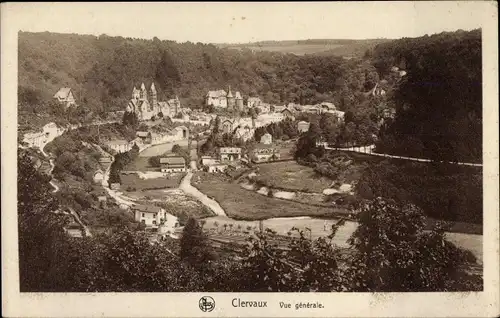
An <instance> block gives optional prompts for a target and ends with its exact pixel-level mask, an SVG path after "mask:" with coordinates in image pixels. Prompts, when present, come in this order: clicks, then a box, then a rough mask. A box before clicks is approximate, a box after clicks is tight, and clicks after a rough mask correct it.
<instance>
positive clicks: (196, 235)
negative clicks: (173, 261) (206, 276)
mask: <svg viewBox="0 0 500 318" xmlns="http://www.w3.org/2000/svg"><path fill="white" fill-rule="evenodd" d="M179 256H180V258H181V259H182V260H184V261H186V262H188V263H189V264H191V265H192V266H194V267H203V266H207V265H208V264H209V263H210V262H212V261H214V260H215V259H216V255H215V253H214V252H213V250H212V248H211V247H210V245H209V244H208V242H207V237H206V236H205V234H204V233H203V229H202V228H201V226H200V225H199V224H198V222H197V221H196V219H194V218H189V219H188V220H187V222H186V225H185V226H184V230H183V231H182V237H181V241H180V254H179Z"/></svg>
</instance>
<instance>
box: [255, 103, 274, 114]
mask: <svg viewBox="0 0 500 318" xmlns="http://www.w3.org/2000/svg"><path fill="white" fill-rule="evenodd" d="M254 107H255V108H257V109H259V112H260V113H261V114H265V113H269V112H270V111H271V105H270V104H267V103H262V102H261V103H260V104H258V105H256V106H254Z"/></svg>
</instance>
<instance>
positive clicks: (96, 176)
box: [92, 169, 104, 183]
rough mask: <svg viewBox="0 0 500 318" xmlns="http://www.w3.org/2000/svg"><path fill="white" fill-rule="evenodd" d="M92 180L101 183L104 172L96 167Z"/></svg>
mask: <svg viewBox="0 0 500 318" xmlns="http://www.w3.org/2000/svg"><path fill="white" fill-rule="evenodd" d="M92 180H94V183H102V180H104V173H103V172H102V170H101V169H98V170H96V171H95V172H94V175H93V177H92Z"/></svg>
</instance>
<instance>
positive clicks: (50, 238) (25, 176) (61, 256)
mask: <svg viewBox="0 0 500 318" xmlns="http://www.w3.org/2000/svg"><path fill="white" fill-rule="evenodd" d="M17 171H18V175H17V185H18V191H17V193H18V194H17V195H18V197H17V208H18V230H19V231H18V233H19V280H20V290H21V292H50V291H58V290H60V288H61V286H71V281H72V280H71V279H70V278H69V277H68V276H67V275H65V273H67V272H66V271H65V270H64V268H65V266H67V262H68V255H67V253H66V252H65V251H66V249H67V247H68V245H69V242H68V239H67V237H66V234H65V233H64V230H63V226H64V225H65V224H66V223H67V221H68V220H67V219H66V218H65V217H64V216H61V215H59V214H54V213H52V212H55V211H56V210H58V209H59V202H58V201H57V200H56V199H55V198H54V197H53V196H52V195H51V191H52V186H51V185H50V184H49V180H50V177H47V176H44V175H42V174H40V172H38V171H37V170H36V169H35V168H34V167H33V163H32V161H31V159H30V157H29V155H28V154H27V153H24V152H23V151H21V152H20V154H19V157H18V170H17Z"/></svg>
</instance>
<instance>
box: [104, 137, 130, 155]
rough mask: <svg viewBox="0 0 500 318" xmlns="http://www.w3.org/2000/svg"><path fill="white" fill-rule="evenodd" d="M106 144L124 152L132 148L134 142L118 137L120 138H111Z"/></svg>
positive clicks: (119, 151)
mask: <svg viewBox="0 0 500 318" xmlns="http://www.w3.org/2000/svg"><path fill="white" fill-rule="evenodd" d="M106 146H108V147H109V148H111V149H113V150H114V151H116V152H118V153H122V152H127V151H129V150H130V149H132V146H133V144H131V143H130V142H128V141H126V140H124V139H118V140H110V141H108V142H106Z"/></svg>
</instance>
